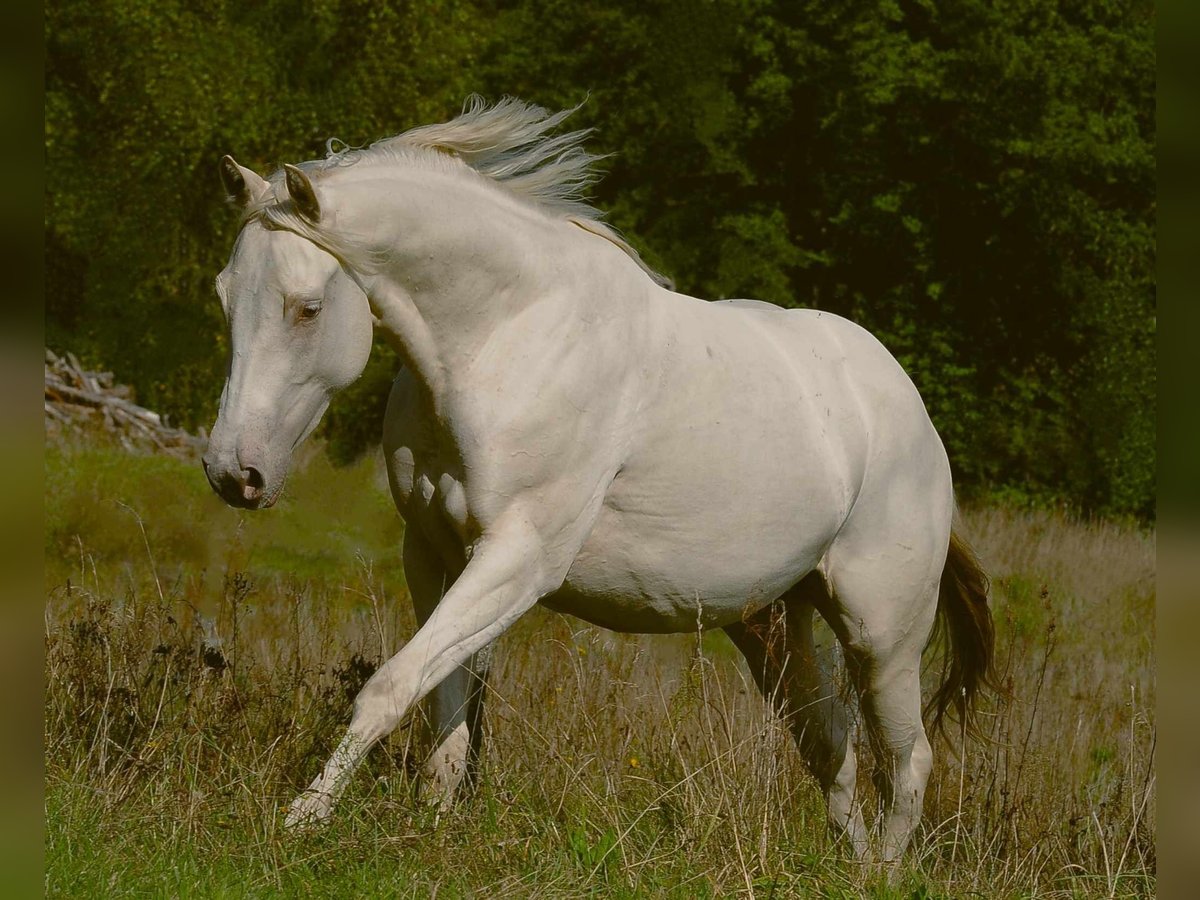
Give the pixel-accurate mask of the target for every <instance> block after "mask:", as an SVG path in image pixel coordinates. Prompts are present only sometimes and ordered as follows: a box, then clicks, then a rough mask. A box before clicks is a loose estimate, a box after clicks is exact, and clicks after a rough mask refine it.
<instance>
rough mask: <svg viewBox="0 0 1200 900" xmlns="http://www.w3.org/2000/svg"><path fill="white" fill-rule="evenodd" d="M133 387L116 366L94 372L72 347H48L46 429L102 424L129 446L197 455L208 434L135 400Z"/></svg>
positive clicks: (49, 433) (57, 431) (58, 431)
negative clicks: (116, 375)
mask: <svg viewBox="0 0 1200 900" xmlns="http://www.w3.org/2000/svg"><path fill="white" fill-rule="evenodd" d="M132 398H133V390H132V389H131V388H130V387H129V386H128V385H124V384H117V383H116V382H115V381H114V379H113V374H112V372H90V371H88V370H87V369H85V368H84V367H83V366H81V365H80V364H79V360H78V359H76V358H75V355H74V354H73V353H67V354H66V356H65V357H62V356H59V355H58V354H56V353H54V352H53V351H52V350H49V349H47V350H46V417H45V422H46V434H47V436H52V435H55V434H61V433H63V432H67V431H75V430H80V429H83V428H86V427H92V428H103V429H104V430H105V431H107V432H109V433H110V434H111V435H112V436H113V437H114V438H115V439H116V440H117V441H118V442H119V443H120V444H121V446H123V447H125V448H126V449H127V450H157V451H161V452H165V453H170V454H172V455H174V456H184V457H194V456H197V455H198V454H199V453H201V452H203V450H204V447H205V445H206V444H207V443H208V441H207V439H206V438H205V437H204V436H203V435H201V436H199V437H197V436H196V435H193V434H189V433H188V432H186V431H184V430H183V429H182V428H172V427H171V426H170V425H168V424H167V423H166V422H165V421H163V418H162V416H160V415H159V414H158V413H156V412H153V411H151V410H149V409H146V408H145V407H142V406H138V405H137V404H136V403H134V402H133V399H132Z"/></svg>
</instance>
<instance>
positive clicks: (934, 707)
mask: <svg viewBox="0 0 1200 900" xmlns="http://www.w3.org/2000/svg"><path fill="white" fill-rule="evenodd" d="M987 595H988V578H987V575H985V574H984V571H983V569H982V568H981V567H980V565H979V560H978V559H977V558H976V556H975V553H974V552H973V551H972V550H971V548H970V546H968V545H967V543H966V542H965V541H964V540H963V539H962V538H960V537H959V536H958V535H957V534H954V533H951V535H950V550H949V552H948V553H947V555H946V567H945V568H944V569H943V570H942V584H941V589H940V590H939V592H938V621H937V623H936V625H935V627H934V636H933V637H932V638H931V639H930V640H931V641H932V640H934V639H936V637H937V636H938V633H939V632H943V633H945V634H946V635H947V636H948V638H949V640H948V641H947V646H946V647H945V655H944V658H943V666H942V683H941V686H940V687H938V689H937V691H935V692H934V694H933V696H932V697H931V698H930V699H929V703H927V704H926V706H925V715H926V717H930V716H931V717H932V720H931V724H932V726H933V728H934V729H941V728H942V727H943V724H944V721H943V720H944V718H945V715H946V713H947V712H948V711H949V710H950V709H951V708H953V709H954V711H955V713H956V714H957V719H958V721H959V722H961V723H962V725H963V727H964V728H965V729H966V730H968V731H970V732H971V733H972V734H974V735H979V730H978V727H977V724H976V721H975V715H974V713H975V702H976V700H977V698H978V696H979V694H980V692H981V691H982V690H983V689H984V688H990V689H993V690H994V689H995V688H996V679H995V673H994V671H993V668H992V659H993V654H994V650H995V630H994V629H993V627H992V614H991V611H990V610H989V609H988V603H987Z"/></svg>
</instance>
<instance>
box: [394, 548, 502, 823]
mask: <svg viewBox="0 0 1200 900" xmlns="http://www.w3.org/2000/svg"><path fill="white" fill-rule="evenodd" d="M404 574H405V579H406V580H407V582H408V590H409V593H410V594H411V595H412V601H413V610H414V612H415V613H416V616H417V624H418V625H424V624H425V622H426V621H427V620H428V619H429V617H430V616H431V615H433V611H434V609H436V608H437V604H438V601H439V600H441V598H442V595H443V594H445V592H446V590H447V589H449V587H450V585H451V584H452V583H453V576H452V575H451V573H449V572H448V571H447V570H446V568H445V567H444V566H443V565H442V561H441V559H440V557H439V556H438V555H437V554H436V552H435V551H434V549H433V547H432V546H431V545H430V544H429V542H428V541H426V540H425V539H424V538H422V537H421V536H420V535H419V533H418V531H417V528H416V527H415V526H409V527H408V528H407V529H406V530H405V534H404ZM490 657H491V648H490V647H489V648H486V649H484V650H482V651H480V652H479V653H476V654H475V655H474V656H473V657H471V659H470V661H469V662H468V663H467V664H466V665H463V666H460V667H459V668H458V669H456V670H454V671H453V672H451V673H450V674H449V675H447V676H446V678H445V679H444V680H443V681H442V683H441V684H439V685H438V686H437V687H435V688H434V689H433V690H432V691H431V692H430V696H429V699H428V700H427V701H426V711H427V714H428V716H429V719H430V731H431V732H432V736H433V748H434V749H433V752H432V753H431V754H430V755H429V758H428V759H427V760H426V761H425V765H424V767H423V773H422V774H423V782H424V783H423V786H422V793H423V794H424V795H425V796H427V797H429V798H430V799H432V800H437V801H438V802H440V803H441V804H442V805H443V806H445V805H447V804H449V803H450V802H451V801H453V799H454V797H455V794H456V793H457V791H458V789H459V787H460V786H461V785H463V783H464V782H469V781H470V780H471V779H472V778H473V777H474V774H475V769H476V768H477V765H478V757H479V749H480V746H481V744H482V738H483V704H484V699H485V695H486V693H487V690H486V686H485V681H486V679H487V669H488V663H489V661H490Z"/></svg>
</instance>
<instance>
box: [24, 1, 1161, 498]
mask: <svg viewBox="0 0 1200 900" xmlns="http://www.w3.org/2000/svg"><path fill="white" fill-rule="evenodd" d="M1154 27H1155V20H1154V7H1153V4H1152V3H1151V2H1149V0H1058V2H1045V0H1000V2H990V0H988V2H983V0H959V2H954V3H948V4H940V3H933V2H930V0H855V2H848V0H822V2H809V0H800V2H788V3H783V2H779V3H771V2H763V0H715V2H703V0H692V2H682V0H664V2H631V0H618V2H606V3H584V2H578V0H576V2H566V0H515V2H501V0H492V2H488V0H412V2H405V3H379V2H377V0H264V2H256V3H252V4H246V3H240V2H228V0H90V2H87V3H84V2H80V0H51V2H50V3H49V4H47V7H46V41H47V51H46V128H45V142H46V143H45V147H46V190H47V197H46V220H45V254H46V342H47V345H48V346H50V347H51V348H53V349H56V350H59V351H63V350H72V351H74V352H75V353H76V354H78V355H79V356H80V357H81V359H82V360H83V361H84V362H85V363H90V364H94V365H96V366H99V367H103V368H107V369H110V370H112V371H113V372H114V373H115V374H116V377H117V379H118V380H120V381H124V382H128V383H130V384H132V385H133V386H134V387H135V389H136V391H137V396H138V400H139V402H141V403H142V404H145V405H148V406H150V407H152V408H155V409H158V410H160V411H162V412H164V413H167V414H168V415H169V416H170V417H171V418H172V419H173V421H174V422H175V423H176V424H180V425H183V426H186V427H189V428H197V427H199V426H202V425H208V424H210V423H211V421H212V419H213V417H214V416H215V410H216V403H217V398H218V396H219V394H220V390H221V384H222V382H223V379H224V374H225V365H226V356H227V347H226V335H225V323H224V321H223V319H222V314H221V311H220V307H219V305H218V303H217V302H216V299H215V296H214V294H213V290H212V281H213V277H214V276H215V274H216V273H217V272H218V271H219V270H220V268H221V267H222V265H223V264H224V261H225V259H226V258H227V255H228V253H229V250H230V247H231V245H232V240H233V238H234V235H235V234H236V232H237V229H238V221H237V216H236V214H235V213H234V212H233V211H232V210H230V209H228V208H227V207H226V206H225V205H224V204H223V203H222V202H221V189H220V187H219V181H218V178H217V169H216V163H217V160H218V159H219V158H220V156H221V155H222V154H224V153H232V154H233V155H234V156H236V157H237V159H238V161H239V162H241V163H242V164H243V165H248V166H251V167H252V168H255V169H256V170H258V171H260V172H264V173H265V172H266V171H268V170H270V169H273V168H275V167H276V166H278V165H279V164H281V163H282V162H288V161H298V160H302V159H311V158H315V157H319V156H322V155H323V154H324V148H325V141H326V140H327V139H328V138H330V137H334V136H336V137H337V138H339V139H341V140H343V141H345V142H347V143H349V144H351V145H362V144H366V143H369V142H371V141H373V140H375V139H377V138H380V137H384V136H387V135H391V134H394V133H396V132H398V131H401V130H404V129H406V128H409V127H412V126H414V125H418V124H423V123H426V122H432V121H441V120H444V119H447V118H450V117H452V116H453V115H454V114H456V113H457V112H458V110H459V108H460V107H461V104H462V102H463V98H464V97H465V96H466V95H468V94H470V93H472V92H478V93H480V94H482V95H484V96H485V97H488V98H490V99H498V98H499V97H500V96H503V95H506V94H509V95H514V96H518V97H521V98H522V99H525V100H529V101H533V102H536V103H539V104H542V105H544V106H546V107H548V108H551V109H557V108H563V107H568V106H574V105H576V104H579V103H581V102H582V103H583V105H582V106H581V108H580V109H579V111H578V112H577V113H576V114H575V115H574V116H573V118H572V120H571V121H572V123H573V124H574V125H575V126H576V127H590V128H594V129H595V131H594V134H593V135H592V137H591V138H590V140H589V149H591V150H593V151H596V152H601V153H606V154H610V156H609V157H608V158H607V159H606V160H605V161H604V163H603V168H604V169H605V170H606V174H605V177H604V179H603V181H601V182H600V183H598V184H597V185H596V186H595V188H594V191H593V195H594V199H595V201H596V203H597V205H599V206H600V207H601V208H603V209H606V210H607V211H608V212H609V221H610V222H611V223H612V224H614V225H615V226H616V227H617V228H619V229H620V230H621V231H622V232H623V233H624V234H625V235H626V236H627V237H628V238H629V239H630V241H631V243H633V244H634V245H635V246H636V247H637V248H638V249H639V250H641V251H642V252H643V254H644V255H645V257H646V259H647V260H648V262H649V263H650V264H651V265H653V266H655V267H656V268H658V269H660V270H661V271H664V272H665V273H666V274H668V275H670V276H671V277H673V278H674V280H675V282H676V284H677V287H678V289H679V290H682V291H684V292H686V293H690V294H694V295H696V296H700V297H705V298H711V299H717V298H726V297H756V298H760V299H765V300H770V301H772V302H775V303H778V304H780V305H781V306H785V307H792V306H810V307H819V308H821V309H826V310H830V311H832V312H836V313H838V314H841V315H845V316H848V317H850V318H852V319H854V320H855V321H857V322H859V323H860V324H862V325H864V326H865V327H866V328H868V329H870V330H871V331H872V332H874V333H875V334H876V335H877V336H878V337H879V338H880V339H881V340H882V341H883V342H884V343H885V344H886V345H887V346H888V347H889V348H890V349H891V350H892V352H893V353H894V354H895V355H896V356H897V357H898V358H899V360H900V361H901V363H902V364H903V365H904V366H905V368H906V369H907V370H908V372H909V373H910V375H911V376H912V377H913V380H914V381H915V382H916V384H917V386H918V388H919V389H920V390H921V392H922V395H923V396H924V397H925V400H926V403H927V405H928V406H929V409H930V412H931V414H932V416H933V418H934V421H935V424H936V425H937V427H938V430H939V431H940V433H941V434H942V437H943V440H944V441H945V443H946V445H947V448H948V450H949V452H950V457H951V461H952V464H953V466H954V469H955V475H956V482H957V484H958V486H959V490H960V493H964V494H966V495H968V496H974V497H978V498H982V499H995V498H1000V499H1004V500H1006V501H1008V502H1016V503H1022V504H1031V505H1056V506H1061V507H1066V508H1068V509H1070V510H1072V511H1078V512H1083V513H1087V514H1097V515H1105V516H1114V517H1129V518H1136V519H1140V520H1142V521H1148V520H1152V519H1153V518H1154V516H1155V467H1156V466H1155V414H1156V412H1155V410H1156V401H1155V394H1156V384H1155V377H1156V375H1155V329H1156V300H1155V276H1154V271H1155V214H1156V206H1155V193H1156V170H1155V51H1154ZM396 364H397V361H396V359H395V357H394V356H393V355H392V354H391V352H390V351H389V350H388V349H387V347H386V346H385V345H383V344H377V347H376V352H375V353H374V355H373V359H372V362H371V364H370V366H369V368H368V370H367V374H366V375H365V376H364V378H363V379H362V380H361V381H360V382H359V383H358V384H357V385H355V386H354V387H353V388H351V389H350V390H349V391H347V392H346V394H345V395H343V396H342V397H341V398H340V399H339V400H337V401H335V404H334V406H333V407H332V408H331V410H330V412H329V414H328V415H327V417H326V422H325V425H324V426H323V427H324V432H325V436H326V437H327V439H328V442H329V447H330V449H331V451H332V453H333V454H334V456H335V457H337V458H340V459H343V460H348V459H352V458H354V457H355V456H356V455H358V454H360V453H361V452H362V451H363V450H365V449H366V448H367V447H369V446H370V445H371V444H372V443H373V442H375V441H377V440H378V435H379V431H380V422H381V418H382V409H383V404H384V401H385V399H386V394H387V388H388V385H389V383H390V380H391V377H392V374H393V372H394V370H395V367H396Z"/></svg>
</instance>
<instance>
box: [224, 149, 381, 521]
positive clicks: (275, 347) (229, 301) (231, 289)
mask: <svg viewBox="0 0 1200 900" xmlns="http://www.w3.org/2000/svg"><path fill="white" fill-rule="evenodd" d="M221 175H222V180H223V181H224V183H225V187H226V190H227V191H228V192H229V194H230V196H231V198H232V199H234V200H235V201H236V202H238V203H240V204H242V206H243V207H244V208H248V207H250V206H251V205H252V204H256V203H258V202H260V201H261V200H263V199H265V198H266V196H267V195H268V194H269V193H270V192H272V191H273V188H272V186H271V184H270V183H269V182H267V181H266V180H265V179H263V178H261V177H259V176H258V175H257V174H255V173H254V172H252V171H250V170H249V169H245V168H242V167H241V166H239V165H238V164H237V163H235V162H234V161H233V160H232V159H231V158H230V157H228V156H227V157H225V158H224V159H222V160H221ZM216 289H217V294H218V295H219V297H220V299H221V306H222V308H223V309H224V310H225V317H226V321H227V322H228V323H229V333H230V362H229V371H228V374H227V377H226V380H225V389H224V391H222V393H221V405H220V409H219V411H218V413H217V421H216V424H215V425H214V426H213V430H212V436H211V438H210V439H209V443H208V451H207V452H206V453H205V454H204V471H205V474H206V475H207V476H208V481H209V484H211V485H212V488H213V490H214V491H216V492H217V493H218V494H219V495H220V496H221V497H222V499H224V500H225V502H226V503H229V504H230V505H232V506H240V507H245V508H248V509H259V508H262V507H267V506H271V505H272V504H273V503H274V502H275V501H276V500H277V499H278V497H279V494H280V491H281V490H282V489H283V482H284V479H285V478H286V476H287V471H288V466H289V464H290V461H291V456H292V451H293V450H294V449H295V448H296V446H297V445H298V444H299V443H300V442H301V441H303V440H304V438H306V437H307V436H308V435H309V434H310V433H311V432H312V430H313V429H314V428H316V427H317V423H318V422H320V420H321V415H322V414H323V413H324V412H325V409H326V407H327V406H328V405H329V401H330V398H331V397H332V396H333V395H334V393H336V392H337V391H338V390H340V389H342V388H344V387H346V386H347V385H349V384H350V383H351V382H353V381H354V380H355V379H357V378H358V377H359V376H360V375H361V374H362V371H363V369H364V368H365V367H366V364H367V357H368V355H369V354H370V350H371V331H372V320H371V312H370V308H369V305H368V303H367V298H366V296H365V295H364V294H363V292H362V290H361V289H360V288H359V286H358V285H357V284H356V283H355V281H354V280H353V279H352V278H351V277H350V276H349V275H348V274H346V272H345V270H344V269H343V268H342V267H341V265H340V264H339V263H338V261H337V259H335V258H334V257H333V256H331V255H330V254H328V253H326V252H325V251H324V250H322V249H321V248H319V247H318V246H317V245H316V244H313V243H312V242H311V241H309V240H307V239H305V238H302V237H300V236H299V235H296V234H293V233H292V232H290V231H286V230H282V229H278V228H271V227H269V226H268V225H266V224H265V223H264V222H263V221H261V220H260V219H259V218H257V217H250V218H249V219H248V220H247V222H246V224H245V226H244V227H243V228H242V231H241V234H239V235H238V238H237V242H236V243H235V244H234V247H233V254H232V255H231V256H230V258H229V263H228V265H226V266H225V268H224V269H223V270H222V271H221V274H220V275H218V276H217V282H216Z"/></svg>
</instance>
